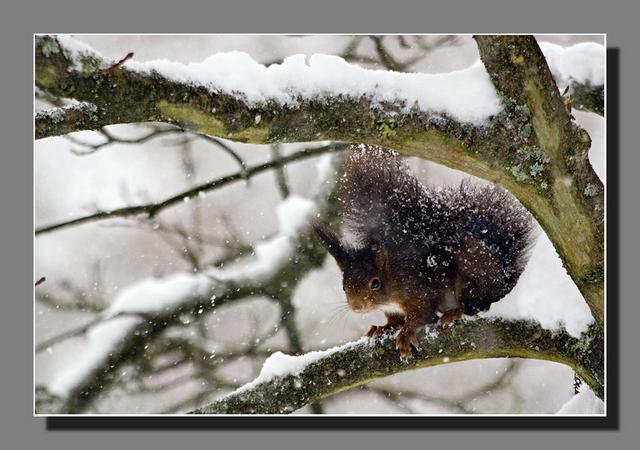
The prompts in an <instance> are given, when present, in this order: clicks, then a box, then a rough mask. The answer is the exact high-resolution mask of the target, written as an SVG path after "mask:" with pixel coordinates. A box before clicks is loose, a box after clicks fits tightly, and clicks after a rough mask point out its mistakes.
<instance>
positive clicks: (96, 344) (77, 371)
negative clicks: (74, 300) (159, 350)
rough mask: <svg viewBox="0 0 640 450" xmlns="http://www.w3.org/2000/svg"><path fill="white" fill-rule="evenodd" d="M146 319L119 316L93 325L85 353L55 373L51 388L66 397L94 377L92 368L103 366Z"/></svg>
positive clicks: (84, 349)
mask: <svg viewBox="0 0 640 450" xmlns="http://www.w3.org/2000/svg"><path fill="white" fill-rule="evenodd" d="M142 321H143V319H142V318H140V317H137V316H118V317H114V318H111V319H108V320H105V321H102V322H99V323H98V324H96V325H94V326H93V327H91V328H90V329H89V331H88V332H87V335H86V341H87V345H85V346H83V349H82V350H81V354H79V355H75V356H74V357H73V358H72V359H71V360H70V362H69V365H68V366H67V367H66V368H65V369H63V370H61V371H59V372H58V373H56V374H55V375H54V377H53V379H52V380H51V381H50V382H49V383H48V389H49V391H50V392H51V393H52V394H54V395H57V396H60V397H66V396H67V395H68V394H69V393H70V392H71V391H72V390H73V389H74V388H75V387H76V386H78V385H79V384H80V383H82V382H83V381H85V380H87V379H89V378H91V377H92V374H91V372H93V371H94V370H95V369H96V368H98V367H101V366H102V365H103V364H104V361H105V360H106V359H107V358H109V356H110V355H111V353H112V352H113V351H114V349H115V348H116V347H117V346H118V345H119V344H121V343H122V342H123V341H124V340H125V339H126V338H127V335H128V334H129V333H130V332H131V331H132V330H133V329H134V328H135V327H136V326H138V325H139V324H140V323H142Z"/></svg>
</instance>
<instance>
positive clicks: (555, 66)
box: [539, 42, 606, 89]
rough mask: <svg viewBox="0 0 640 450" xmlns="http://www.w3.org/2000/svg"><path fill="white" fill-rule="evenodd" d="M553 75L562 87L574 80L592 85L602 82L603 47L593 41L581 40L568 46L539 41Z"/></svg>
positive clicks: (598, 84) (601, 83) (600, 84)
mask: <svg viewBox="0 0 640 450" xmlns="http://www.w3.org/2000/svg"><path fill="white" fill-rule="evenodd" d="M539 45H540V49H541V50H542V53H544V56H545V58H546V59H547V64H548V65H549V68H550V69H551V73H552V74H553V77H554V78H555V79H556V82H557V83H558V84H559V85H560V86H559V87H560V88H561V89H562V88H563V87H564V86H566V85H568V84H570V83H571V81H576V82H578V83H582V84H590V85H592V86H602V85H603V84H604V66H605V62H604V61H605V54H606V52H605V48H604V46H603V45H600V44H597V43H595V42H581V43H579V44H575V45H572V46H569V47H562V46H561V45H557V44H551V43H549V42H540V43H539Z"/></svg>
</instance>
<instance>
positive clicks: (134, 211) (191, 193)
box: [35, 144, 346, 235]
mask: <svg viewBox="0 0 640 450" xmlns="http://www.w3.org/2000/svg"><path fill="white" fill-rule="evenodd" d="M345 148H346V147H345V145H343V144H329V145H325V146H322V147H317V148H312V149H305V150H302V151H299V152H297V153H294V154H292V155H289V156H284V157H282V158H281V159H280V160H277V161H269V162H267V163H264V164H260V165H258V166H253V167H250V168H249V169H248V170H247V171H246V173H245V174H243V173H242V172H237V173H235V174H233V175H227V176H225V177H222V178H218V179H216V180H213V181H209V182H207V183H204V184H201V185H199V186H197V187H195V188H192V189H189V190H187V191H184V192H181V193H179V194H176V195H174V196H172V197H169V198H167V199H165V200H163V201H161V202H157V203H148V204H145V205H137V206H126V207H124V208H118V209H114V210H111V211H98V212H96V213H93V214H90V215H87V216H83V217H78V218H76V219H72V220H68V221H64V222H59V223H55V224H51V225H45V226H41V227H38V228H36V231H35V234H36V235H39V234H43V233H49V232H51V231H55V230H60V229H63V228H68V227H71V226H74V225H80V224H83V223H87V222H95V221H99V220H105V219H113V218H117V217H129V216H135V215H138V214H146V215H147V216H149V217H153V216H155V215H156V214H158V213H159V212H160V211H161V210H163V209H165V208H168V207H171V206H175V205H177V204H181V203H184V202H185V201H187V200H190V199H192V198H194V197H196V196H198V195H202V194H204V193H205V192H209V191H212V190H214V189H219V188H221V187H223V186H225V185H227V184H229V183H233V182H235V181H238V180H243V179H245V178H247V177H249V178H250V177H252V176H254V175H257V174H259V173H262V172H264V171H267V170H271V169H273V168H275V167H280V166H282V165H284V164H288V163H291V162H294V161H298V160H301V159H305V158H310V157H313V156H319V155H322V154H325V153H330V152H338V151H343V150H344V149H345Z"/></svg>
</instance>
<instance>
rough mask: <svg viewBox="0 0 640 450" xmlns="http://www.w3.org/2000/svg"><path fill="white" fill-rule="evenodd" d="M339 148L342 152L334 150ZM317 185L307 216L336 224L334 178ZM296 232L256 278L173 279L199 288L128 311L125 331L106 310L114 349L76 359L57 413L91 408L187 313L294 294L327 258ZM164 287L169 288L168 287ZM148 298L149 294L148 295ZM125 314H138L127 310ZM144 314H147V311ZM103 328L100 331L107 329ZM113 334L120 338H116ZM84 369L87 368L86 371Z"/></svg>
mask: <svg viewBox="0 0 640 450" xmlns="http://www.w3.org/2000/svg"><path fill="white" fill-rule="evenodd" d="M331 148H336V147H331ZM337 148H342V147H341V146H338V147H337ZM325 151H326V150H325ZM316 154H317V152H316ZM335 170H336V172H334V173H335V177H337V176H338V175H339V166H335ZM321 181H322V183H320V186H319V187H318V192H317V195H316V196H315V198H314V200H315V202H316V213H315V214H313V215H312V216H313V217H311V216H310V217H309V220H315V219H317V217H320V218H321V219H322V220H323V221H326V222H329V223H332V224H335V223H336V222H337V214H338V205H337V203H338V202H337V200H336V189H337V182H336V179H335V178H331V179H327V180H321ZM299 230H300V231H299V234H297V235H295V236H288V235H283V236H284V237H287V239H288V240H291V241H292V242H291V247H290V252H291V254H290V255H289V256H288V257H283V258H282V259H281V262H280V263H279V265H278V266H277V267H269V268H268V271H266V272H265V273H264V274H257V273H256V271H255V269H254V268H253V267H252V266H248V268H247V271H237V270H231V271H230V272H229V273H228V275H226V276H225V275H224V272H222V273H221V275H220V276H215V277H214V276H211V277H206V278H208V282H207V285H206V286H203V285H202V277H204V275H201V274H196V275H194V274H175V275H174V276H173V277H172V278H171V279H168V280H165V281H166V282H167V283H168V284H171V283H173V282H175V281H174V280H178V279H179V280H181V281H180V282H181V283H184V282H186V280H185V277H188V278H189V283H192V282H193V283H197V289H194V290H193V291H191V292H187V293H185V294H184V296H182V295H181V296H180V298H179V299H176V301H175V302H173V303H172V304H171V306H166V307H163V308H162V309H160V310H154V311H153V312H145V313H144V314H142V313H140V314H137V313H135V312H131V313H130V314H129V315H130V316H133V317H135V316H136V315H139V317H140V320H139V321H137V322H135V321H134V322H130V323H127V327H121V326H120V325H119V324H114V322H110V321H112V320H113V316H112V315H110V314H111V312H110V311H109V310H107V311H106V313H107V314H106V315H103V316H102V317H101V319H102V321H101V322H100V323H105V322H106V323H107V324H109V323H111V325H113V326H114V327H116V326H118V328H117V330H115V329H114V330H113V331H111V337H110V340H111V341H113V346H110V347H109V348H108V351H104V349H103V350H102V351H103V353H104V356H103V357H96V356H95V355H91V357H87V358H88V359H86V360H85V359H83V357H82V355H81V356H80V357H79V359H78V361H79V362H80V363H81V364H82V365H83V367H82V368H81V369H78V368H76V367H73V368H72V369H73V370H74V371H78V370H81V372H82V374H83V376H82V377H79V379H78V380H77V381H76V382H75V383H74V384H73V386H71V387H70V388H69V389H68V392H67V393H66V395H65V398H64V406H63V407H62V410H61V412H66V413H78V412H82V411H84V410H86V409H87V408H88V407H90V405H91V404H92V402H93V400H94V399H95V398H96V397H97V396H98V395H99V394H100V393H102V392H103V391H105V390H106V389H108V388H109V387H110V386H112V385H113V383H114V382H115V381H117V379H118V376H119V375H118V374H119V371H120V367H122V366H123V365H124V364H129V363H134V362H135V361H138V360H140V359H141V358H144V356H145V351H146V349H147V348H148V346H149V343H151V342H153V341H155V340H156V339H157V338H158V337H159V336H161V335H162V333H163V332H164V331H165V330H166V329H167V328H168V327H170V326H172V325H174V324H179V323H180V317H181V315H183V314H185V313H188V314H191V315H192V317H194V318H196V319H197V318H198V317H201V316H202V313H204V312H206V311H211V310H213V309H214V308H218V307H220V306H222V305H226V304H229V303H231V302H234V301H237V300H240V299H243V298H246V297H249V296H255V295H265V296H269V293H272V292H277V291H278V289H279V288H280V287H282V286H283V285H286V286H289V288H290V289H294V288H295V286H296V285H297V283H298V282H299V281H300V280H301V279H302V278H303V277H304V274H305V273H307V272H309V271H310V270H312V269H314V268H317V267H319V266H320V265H321V264H322V261H323V259H324V256H325V251H324V249H323V247H322V246H320V245H319V244H318V243H317V242H316V240H315V239H314V238H313V233H312V230H311V227H310V226H306V227H305V226H302V227H301V228H300V229H299ZM196 277H197V279H196ZM159 282H160V281H158V280H156V281H154V282H153V284H152V286H153V288H152V291H153V292H157V287H156V286H157V285H158V283H159ZM165 287H166V288H169V286H165ZM146 288H147V284H146V282H145V281H139V282H138V283H136V285H135V286H131V287H130V288H129V295H132V296H133V295H134V294H135V297H144V295H145V292H146ZM146 295H152V294H150V293H148V292H147V293H146ZM178 300H179V301H178ZM116 311H117V310H116ZM127 311H136V310H135V309H134V310H131V309H130V308H129V309H127ZM145 311H148V310H147V309H145ZM102 326H103V327H104V326H106V324H105V325H102ZM116 332H117V333H118V336H115V335H114V333H116ZM86 364H88V366H87V367H84V365H86Z"/></svg>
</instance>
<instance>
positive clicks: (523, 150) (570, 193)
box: [476, 36, 604, 326]
mask: <svg viewBox="0 0 640 450" xmlns="http://www.w3.org/2000/svg"><path fill="white" fill-rule="evenodd" d="M476 41H477V43H478V48H479V50H480V56H481V58H482V61H483V62H484V64H485V67H486V68H487V70H488V72H489V75H490V76H491V79H492V81H493V83H494V85H495V86H496V89H497V90H498V91H499V92H500V93H501V95H502V96H503V101H504V102H505V104H506V105H509V107H510V109H512V110H513V111H516V112H519V113H520V114H521V115H523V116H524V117H525V119H526V121H525V123H523V124H522V125H521V127H522V128H521V131H520V132H519V133H518V134H520V135H522V134H527V135H528V136H527V137H526V139H525V140H524V142H522V144H521V145H520V146H518V147H517V148H515V149H509V151H513V150H515V154H511V155H509V154H505V152H504V150H502V151H500V153H501V154H502V155H503V156H502V158H505V159H506V161H509V159H511V162H510V163H507V164H509V165H506V164H505V167H504V168H505V169H509V170H510V171H511V172H512V174H513V176H514V178H515V179H516V181H518V182H520V183H521V184H523V185H532V184H533V185H535V186H536V187H537V190H536V192H535V193H534V192H530V193H527V194H525V193H524V192H523V190H522V189H521V188H518V187H515V188H510V190H511V192H513V193H514V194H515V195H516V197H518V199H519V200H520V201H522V202H523V203H524V204H525V206H527V207H528V208H529V210H531V211H532V212H533V214H534V215H535V216H536V218H537V219H538V221H539V222H540V225H542V227H543V228H544V230H545V232H546V233H547V235H548V236H549V238H550V239H551V241H552V242H553V244H554V246H555V248H556V250H557V251H558V254H559V255H560V257H561V258H562V261H563V263H564V265H565V267H566V269H567V271H568V272H569V274H570V275H571V278H572V279H573V280H574V282H575V283H576V285H577V286H578V288H579V289H580V292H581V293H582V294H583V296H584V297H585V300H586V301H587V304H588V305H589V308H590V309H591V312H592V314H593V316H594V318H595V319H596V322H597V323H598V324H599V325H600V326H603V324H604V186H603V184H602V182H601V181H600V179H599V178H598V176H597V175H596V173H595V172H594V170H593V168H592V167H591V165H590V163H589V158H588V150H589V146H590V143H591V142H590V138H589V136H588V135H587V133H586V132H585V131H584V130H582V129H580V128H579V127H578V126H577V125H576V124H575V123H574V122H572V120H571V116H570V114H569V113H568V112H567V110H566V109H565V107H564V102H563V100H562V97H561V96H560V92H559V91H558V87H557V85H556V83H555V81H554V79H553V76H552V75H551V71H550V70H549V67H548V66H547V64H546V60H545V58H544V55H543V54H542V52H541V51H540V48H539V47H538V44H537V43H536V41H535V39H534V38H533V37H532V36H477V37H476ZM525 129H526V132H525V131H524V130H525ZM536 174H538V175H536ZM540 175H543V176H542V177H541V176H540ZM543 183H544V184H543Z"/></svg>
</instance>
